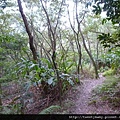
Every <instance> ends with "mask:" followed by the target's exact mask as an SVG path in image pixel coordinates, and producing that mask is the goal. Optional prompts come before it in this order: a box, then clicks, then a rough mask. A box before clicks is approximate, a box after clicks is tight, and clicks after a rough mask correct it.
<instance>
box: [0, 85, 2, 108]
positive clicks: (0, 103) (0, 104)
mask: <svg viewBox="0 0 120 120" xmlns="http://www.w3.org/2000/svg"><path fill="white" fill-rule="evenodd" d="M1 96H2V86H1V83H0V106H2V97H1Z"/></svg>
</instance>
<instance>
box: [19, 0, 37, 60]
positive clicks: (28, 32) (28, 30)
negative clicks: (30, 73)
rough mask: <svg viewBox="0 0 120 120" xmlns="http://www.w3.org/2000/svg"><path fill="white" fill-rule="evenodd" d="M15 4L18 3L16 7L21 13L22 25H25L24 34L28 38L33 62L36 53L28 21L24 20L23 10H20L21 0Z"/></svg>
mask: <svg viewBox="0 0 120 120" xmlns="http://www.w3.org/2000/svg"><path fill="white" fill-rule="evenodd" d="M17 2H18V6H19V11H20V13H21V16H22V19H23V22H24V25H25V28H26V32H27V34H28V37H29V45H30V49H31V51H32V55H33V60H35V61H37V53H36V49H35V47H34V40H33V36H32V33H31V31H30V28H29V24H28V21H27V19H26V16H25V14H24V12H23V8H22V5H21V0H17Z"/></svg>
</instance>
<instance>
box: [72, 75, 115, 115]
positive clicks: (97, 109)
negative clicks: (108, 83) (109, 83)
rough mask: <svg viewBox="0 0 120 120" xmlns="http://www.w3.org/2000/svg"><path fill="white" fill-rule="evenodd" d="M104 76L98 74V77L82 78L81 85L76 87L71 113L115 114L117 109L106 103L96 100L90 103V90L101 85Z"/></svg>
mask: <svg viewBox="0 0 120 120" xmlns="http://www.w3.org/2000/svg"><path fill="white" fill-rule="evenodd" d="M104 80H105V78H104V77H103V76H102V75H100V78H99V79H97V80H96V79H90V80H84V81H83V85H81V86H78V87H77V96H75V101H74V103H75V106H74V107H72V109H71V110H70V113H72V114H115V113H116V112H117V111H115V110H112V109H111V108H110V107H109V105H108V104H107V103H103V102H102V101H97V102H96V103H94V104H90V99H91V95H92V90H93V89H94V88H95V87H97V86H98V85H101V84H102V83H103V81H104Z"/></svg>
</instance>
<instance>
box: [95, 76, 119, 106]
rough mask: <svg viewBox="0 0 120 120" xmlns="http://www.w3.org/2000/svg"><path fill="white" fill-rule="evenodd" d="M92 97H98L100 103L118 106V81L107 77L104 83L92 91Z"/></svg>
mask: <svg viewBox="0 0 120 120" xmlns="http://www.w3.org/2000/svg"><path fill="white" fill-rule="evenodd" d="M93 96H100V98H101V100H102V101H106V100H107V101H109V103H111V104H112V105H113V106H115V107H119V106H120V79H119V78H116V77H115V76H107V77H106V80H105V81H104V83H103V84H102V85H100V86H98V87H97V88H95V89H94V90H93Z"/></svg>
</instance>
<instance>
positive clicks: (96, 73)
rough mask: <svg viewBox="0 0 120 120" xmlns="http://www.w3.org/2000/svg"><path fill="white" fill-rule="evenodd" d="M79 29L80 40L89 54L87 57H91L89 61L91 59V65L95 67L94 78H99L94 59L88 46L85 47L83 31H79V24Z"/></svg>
mask: <svg viewBox="0 0 120 120" xmlns="http://www.w3.org/2000/svg"><path fill="white" fill-rule="evenodd" d="M79 31H80V34H81V37H82V40H83V46H84V48H85V50H86V52H87V54H88V55H89V57H90V59H91V61H92V63H93V66H94V69H95V75H96V76H95V77H96V79H97V78H99V75H98V70H97V66H96V63H95V61H94V59H93V57H92V55H91V53H90V52H89V50H88V48H87V46H86V43H85V38H84V36H83V33H82V31H81V28H80V26H79Z"/></svg>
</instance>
